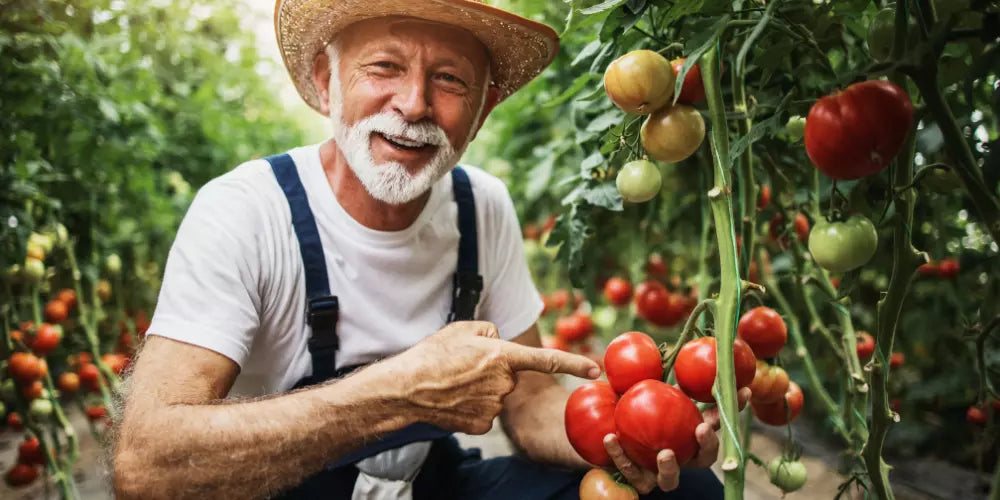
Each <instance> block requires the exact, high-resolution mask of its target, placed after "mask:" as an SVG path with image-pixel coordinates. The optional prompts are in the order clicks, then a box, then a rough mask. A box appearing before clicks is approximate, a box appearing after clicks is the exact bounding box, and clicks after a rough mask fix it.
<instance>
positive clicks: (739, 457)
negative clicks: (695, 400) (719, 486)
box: [699, 47, 745, 500]
mask: <svg viewBox="0 0 1000 500" xmlns="http://www.w3.org/2000/svg"><path fill="white" fill-rule="evenodd" d="M718 56H719V54H718V48H717V47H713V48H711V49H709V50H708V52H706V53H705V55H704V56H702V58H701V61H700V63H699V66H700V67H701V73H702V75H703V78H702V80H703V82H704V84H705V96H706V98H707V99H708V109H709V116H710V119H711V131H712V135H711V138H710V142H709V144H710V146H711V150H712V159H713V163H714V169H713V172H714V177H715V180H714V185H713V187H712V189H710V190H709V192H708V199H709V204H710V205H711V207H712V215H713V217H714V219H715V234H716V238H717V240H718V243H719V261H720V262H719V265H720V268H721V275H722V283H721V285H720V288H719V296H718V299H717V300H716V303H715V308H714V309H715V310H714V313H715V314H714V318H715V339H716V346H717V347H716V348H717V356H716V359H717V372H716V377H715V391H714V393H715V394H716V401H718V403H719V418H720V420H722V426H723V432H722V470H723V474H724V479H725V480H724V484H725V498H726V500H742V498H743V486H744V472H745V464H744V456H743V453H742V449H741V448H740V442H741V439H740V428H739V425H738V417H739V407H738V406H737V399H736V377H735V366H734V361H733V342H735V341H736V323H737V321H738V319H739V313H740V294H741V290H740V286H741V281H740V275H739V262H738V259H737V255H736V237H735V231H734V221H733V205H732V188H731V187H730V186H729V182H728V178H727V172H728V171H729V168H730V165H729V129H728V127H727V123H726V107H725V102H724V101H723V97H722V86H721V84H720V75H719V59H718Z"/></svg>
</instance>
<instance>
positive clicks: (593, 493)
mask: <svg viewBox="0 0 1000 500" xmlns="http://www.w3.org/2000/svg"><path fill="white" fill-rule="evenodd" d="M580 500H639V494H638V493H637V492H636V491H635V488H633V487H631V486H629V485H628V484H625V483H619V482H616V481H615V480H614V478H612V477H611V474H608V471H606V470H604V469H590V471H588V472H587V473H586V474H584V476H583V480H582V481H580Z"/></svg>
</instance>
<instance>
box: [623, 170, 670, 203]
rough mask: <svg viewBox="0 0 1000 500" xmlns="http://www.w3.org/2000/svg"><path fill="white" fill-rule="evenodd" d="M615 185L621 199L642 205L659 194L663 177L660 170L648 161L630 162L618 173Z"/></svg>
mask: <svg viewBox="0 0 1000 500" xmlns="http://www.w3.org/2000/svg"><path fill="white" fill-rule="evenodd" d="M615 184H616V185H617V186H618V192H619V193H621V195H622V198H624V199H625V201H627V202H630V203H642V202H645V201H649V200H651V199H653V197H654V196H656V195H657V194H659V193H660V186H661V185H662V184H663V176H662V175H660V169H659V168H658V167H657V166H656V164H654V163H653V162H651V161H649V160H635V161H630V162H628V163H626V164H625V166H624V167H622V171H621V172H618V179H617V180H616V182H615Z"/></svg>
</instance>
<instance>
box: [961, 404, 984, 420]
mask: <svg viewBox="0 0 1000 500" xmlns="http://www.w3.org/2000/svg"><path fill="white" fill-rule="evenodd" d="M965 420H966V421H967V422H969V423H970V424H973V425H986V412H985V411H983V409H982V408H980V407H978V406H970V407H969V409H968V410H967V411H966V412H965Z"/></svg>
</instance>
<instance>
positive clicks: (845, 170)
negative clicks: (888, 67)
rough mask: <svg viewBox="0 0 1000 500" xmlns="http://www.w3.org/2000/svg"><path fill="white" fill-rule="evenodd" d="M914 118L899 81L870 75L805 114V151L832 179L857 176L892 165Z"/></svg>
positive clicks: (911, 106)
mask: <svg viewBox="0 0 1000 500" xmlns="http://www.w3.org/2000/svg"><path fill="white" fill-rule="evenodd" d="M912 122H913V103H912V102H911V101H910V96H909V95H908V94H907V93H906V91H905V90H903V89H902V88H900V87H899V86H898V85H896V84H895V83H892V82H889V81H884V80H869V81H866V82H860V83H855V84H853V85H850V86H848V87H847V88H846V89H845V90H844V91H843V92H837V93H834V94H832V95H828V96H826V97H823V98H822V99H820V100H819V101H817V102H816V104H813V107H812V109H810V110H809V116H808V117H807V118H806V138H805V141H806V154H808V155H809V159H810V160H812V162H813V164H814V165H816V168H818V169H819V170H820V172H823V173H824V174H826V175H827V176H829V177H831V178H833V179H859V178H861V177H867V176H869V175H872V174H875V173H877V172H879V171H881V170H882V169H884V168H885V167H887V166H889V163H890V162H892V160H893V158H895V157H896V154H897V153H899V149H900V148H901V147H902V146H903V141H904V140H905V139H906V137H907V135H909V133H910V125H911V124H912Z"/></svg>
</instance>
